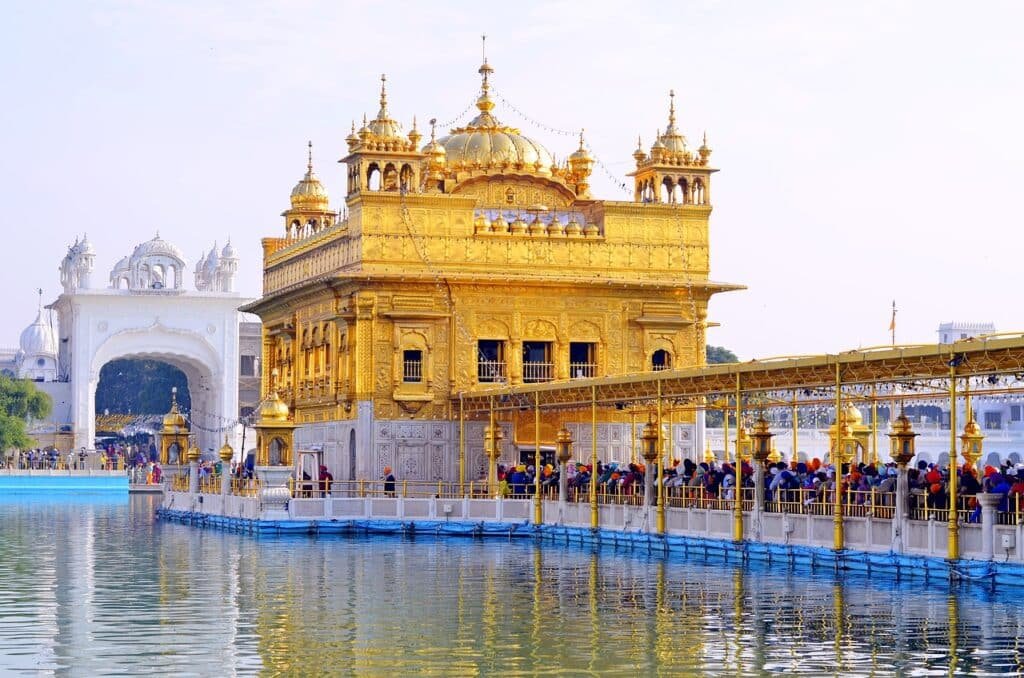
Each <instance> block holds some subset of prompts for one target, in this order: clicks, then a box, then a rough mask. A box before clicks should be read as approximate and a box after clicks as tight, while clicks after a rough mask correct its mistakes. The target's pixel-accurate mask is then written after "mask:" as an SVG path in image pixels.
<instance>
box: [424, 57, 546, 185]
mask: <svg viewBox="0 0 1024 678" xmlns="http://www.w3.org/2000/svg"><path fill="white" fill-rule="evenodd" d="M477 72H478V73H480V77H481V79H482V83H481V91H480V97H479V98H478V99H477V100H476V107H477V109H478V110H479V111H480V112H479V113H478V114H477V116H476V117H475V118H473V119H472V120H470V121H469V123H468V124H466V126H465V127H456V128H455V129H453V130H452V131H451V134H449V135H448V136H446V137H443V138H441V139H440V140H439V141H438V143H440V144H441V145H442V146H444V149H445V153H446V155H447V163H448V168H449V169H452V170H509V171H515V172H520V173H526V174H539V175H542V176H550V175H551V170H552V165H554V164H555V163H554V159H553V158H552V157H551V154H550V153H549V152H548V150H547V149H546V148H544V146H543V145H541V143H540V142H538V141H535V140H533V139H531V138H530V137H528V136H526V135H524V134H522V133H521V132H520V131H519V130H518V129H517V128H515V127H509V126H507V125H504V124H502V123H501V122H500V121H499V120H498V119H497V118H496V117H494V115H493V114H492V113H491V111H493V110H494V99H492V98H491V92H490V79H489V78H490V75H491V74H492V73H494V68H492V67H491V65H490V64H488V63H487V59H486V58H485V59H484V63H483V65H481V66H480V69H479V70H478V71H477Z"/></svg>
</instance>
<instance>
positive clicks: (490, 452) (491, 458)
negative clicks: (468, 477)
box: [484, 396, 498, 497]
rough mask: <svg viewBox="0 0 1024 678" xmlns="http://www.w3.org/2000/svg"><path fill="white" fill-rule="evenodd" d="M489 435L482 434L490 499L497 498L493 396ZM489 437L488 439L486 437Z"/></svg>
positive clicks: (495, 423)
mask: <svg viewBox="0 0 1024 678" xmlns="http://www.w3.org/2000/svg"><path fill="white" fill-rule="evenodd" d="M488 426H489V428H490V433H489V434H486V433H485V434H484V443H485V445H486V447H487V449H486V450H484V451H485V452H486V454H487V492H488V494H490V495H491V497H497V496H498V451H497V450H496V449H495V448H496V447H497V445H496V441H495V439H494V438H495V436H494V432H495V428H496V426H497V421H496V420H495V418H494V396H491V398H490V416H489V417H488ZM488 436H489V437H488Z"/></svg>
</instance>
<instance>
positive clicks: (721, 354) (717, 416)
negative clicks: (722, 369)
mask: <svg viewBox="0 0 1024 678" xmlns="http://www.w3.org/2000/svg"><path fill="white" fill-rule="evenodd" d="M706 350H707V361H708V365H714V364H717V363H738V362H739V361H740V359H739V358H737V357H736V354H735V353H733V352H732V351H730V350H729V349H727V348H724V347H722V346H708V347H707V349H706ZM722 421H723V420H722V413H721V412H720V411H718V410H707V411H706V412H704V424H705V426H709V427H711V428H719V427H721V426H722Z"/></svg>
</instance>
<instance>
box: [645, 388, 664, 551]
mask: <svg viewBox="0 0 1024 678" xmlns="http://www.w3.org/2000/svg"><path fill="white" fill-rule="evenodd" d="M662 444H663V443H662V439H661V379H658V447H657V450H658V476H657V481H658V505H657V506H656V507H655V514H654V515H655V525H654V528H655V529H656V530H657V532H658V534H665V483H664V482H663V481H664V479H665V478H664V475H663V473H664V466H665V463H664V462H665V452H664V450H663V448H662ZM647 472H648V473H650V469H648V471H647Z"/></svg>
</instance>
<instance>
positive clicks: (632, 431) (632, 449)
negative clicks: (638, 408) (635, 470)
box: [629, 410, 636, 464]
mask: <svg viewBox="0 0 1024 678" xmlns="http://www.w3.org/2000/svg"><path fill="white" fill-rule="evenodd" d="M629 463H630V464H635V463H636V412H634V411H633V410H630V411H629Z"/></svg>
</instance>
